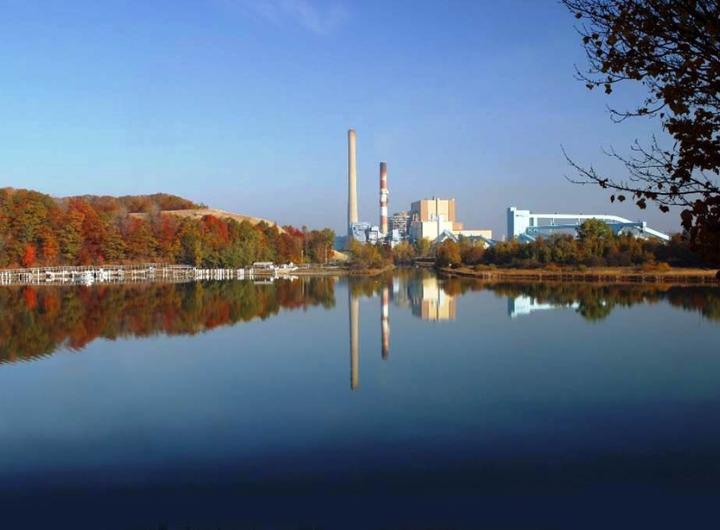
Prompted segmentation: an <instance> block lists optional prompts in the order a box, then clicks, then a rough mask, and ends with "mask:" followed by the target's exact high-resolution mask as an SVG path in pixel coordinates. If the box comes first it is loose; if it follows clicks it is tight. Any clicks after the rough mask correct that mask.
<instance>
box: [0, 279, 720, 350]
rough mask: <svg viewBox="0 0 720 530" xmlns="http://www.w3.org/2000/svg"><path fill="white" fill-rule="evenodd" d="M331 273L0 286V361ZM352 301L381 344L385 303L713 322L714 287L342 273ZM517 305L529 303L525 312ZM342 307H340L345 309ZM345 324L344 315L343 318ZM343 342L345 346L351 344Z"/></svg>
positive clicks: (719, 307)
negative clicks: (370, 317) (644, 310)
mask: <svg viewBox="0 0 720 530" xmlns="http://www.w3.org/2000/svg"><path fill="white" fill-rule="evenodd" d="M336 281H337V280H336V279H334V278H329V277H317V278H301V279H298V280H295V281H290V280H278V281H276V282H274V283H272V284H270V285H255V284H253V283H252V282H244V281H229V282H197V283H183V284H162V283H158V284H145V285H99V286H90V287H82V286H72V287H70V286H68V287H29V286H28V287H2V288H0V363H3V362H15V361H22V360H30V359H33V358H37V357H40V356H44V355H49V354H51V353H53V352H54V351H56V350H59V349H70V350H80V349H82V348H84V347H85V346H87V345H88V344H89V343H90V342H92V341H94V340H96V339H98V338H103V339H108V340H115V339H118V338H123V337H149V336H152V335H158V334H165V335H194V334H197V333H201V332H204V331H208V330H211V329H213V328H216V327H219V326H229V325H233V324H236V323H238V322H245V321H249V320H252V319H255V318H260V319H266V318H269V317H271V316H273V315H276V314H277V313H278V312H279V311H280V309H291V310H292V309H298V308H302V309H305V308H308V307H312V306H321V307H324V308H326V309H329V308H333V307H335V283H336ZM343 281H347V282H348V284H349V298H348V300H349V308H351V307H352V303H353V300H354V299H358V298H361V297H375V296H377V297H379V299H380V305H379V313H380V324H381V340H382V344H381V350H382V356H383V358H384V359H387V358H388V355H389V351H390V340H389V337H390V317H391V315H390V307H396V308H401V309H410V310H411V311H412V313H413V314H414V315H416V316H418V317H420V318H422V319H423V320H454V319H455V318H456V313H457V305H456V302H457V298H458V297H460V296H463V295H465V294H466V293H468V292H478V291H491V292H493V293H494V294H495V295H496V296H499V297H507V298H508V302H509V307H510V314H511V316H515V314H524V313H522V312H521V311H520V312H518V310H517V308H518V307H519V306H521V305H522V304H525V306H524V307H525V308H526V309H525V310H526V311H529V310H536V309H548V308H553V307H572V308H574V309H575V310H576V311H577V312H578V314H580V315H581V316H582V317H583V318H584V319H586V320H588V321H599V320H602V319H604V318H606V317H607V316H608V315H609V314H610V313H611V312H612V311H613V310H614V309H615V308H616V307H632V306H634V305H637V304H657V303H661V302H667V303H669V304H670V305H671V306H673V307H677V308H681V309H684V310H687V311H696V312H699V313H700V314H701V315H702V316H703V317H705V318H707V319H709V320H714V321H720V289H719V288H716V287H706V286H669V285H662V284H643V285H636V284H623V285H604V284H573V283H509V282H494V283H490V282H483V281H478V280H473V279H464V278H446V277H437V276H435V274H434V273H432V272H431V271H423V270H414V269H400V270H397V271H395V272H394V273H390V274H387V275H384V276H375V277H351V278H348V279H347V280H343ZM527 307H529V308H530V309H529V310H528V309H527ZM348 310H349V309H348ZM351 324H352V319H351ZM351 347H352V346H351Z"/></svg>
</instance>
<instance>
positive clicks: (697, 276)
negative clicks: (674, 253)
mask: <svg viewBox="0 0 720 530" xmlns="http://www.w3.org/2000/svg"><path fill="white" fill-rule="evenodd" d="M436 270H437V271H438V272H441V273H443V274H447V275H450V276H462V277H471V278H479V279H483V280H518V281H520V280H531V281H569V282H594V283H598V282H607V283H695V284H697V283H704V284H716V283H718V281H720V278H719V276H720V273H719V272H717V271H716V270H715V269H699V268H677V269H672V268H665V267H658V268H655V269H653V268H651V267H595V268H583V269H580V268H575V269H573V268H560V267H547V268H544V269H509V268H505V269H502V268H493V267H488V266H482V267H473V268H470V267H463V266H460V267H436Z"/></svg>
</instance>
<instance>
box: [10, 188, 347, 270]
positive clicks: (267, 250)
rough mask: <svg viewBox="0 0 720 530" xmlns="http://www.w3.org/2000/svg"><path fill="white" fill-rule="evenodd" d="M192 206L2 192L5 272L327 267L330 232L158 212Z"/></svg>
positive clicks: (151, 199) (177, 201) (150, 199)
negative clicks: (107, 266)
mask: <svg viewBox="0 0 720 530" xmlns="http://www.w3.org/2000/svg"><path fill="white" fill-rule="evenodd" d="M189 208H193V209H195V208H197V205H196V204H194V203H192V202H190V201H188V200H186V199H182V198H180V197H175V196H173V195H166V194H155V195H147V196H143V195H141V196H134V197H130V196H128V197H119V198H116V197H96V196H83V197H71V198H64V199H53V198H52V197H50V196H48V195H44V194H42V193H37V192H33V191H27V190H13V189H10V188H4V189H0V267H10V266H21V265H22V266H28V267H29V266H38V265H45V266H49V265H66V264H67V265H79V264H99V263H106V262H113V263H122V262H128V261H160V262H165V263H183V264H188V265H194V266H198V267H201V266H202V267H228V268H234V267H242V266H248V265H251V264H252V263H253V262H255V261H273V262H282V263H286V262H289V261H292V262H294V263H302V262H305V263H324V262H326V261H328V260H329V259H330V258H331V257H332V255H333V248H332V247H333V243H334V241H335V233H334V232H333V231H332V230H329V229H325V230H307V229H306V230H304V231H300V230H297V229H296V228H293V227H291V226H288V227H285V228H284V229H283V230H279V229H278V228H277V227H276V226H275V225H271V224H268V223H264V222H261V223H259V224H257V225H253V224H251V223H250V222H248V221H243V222H242V223H239V222H237V221H235V220H233V219H219V218H217V217H214V216H212V215H206V216H204V217H202V218H201V219H195V218H192V217H178V216H175V215H172V214H163V213H161V212H163V211H167V210H182V209H189ZM29 248H31V249H32V250H28V249H29Z"/></svg>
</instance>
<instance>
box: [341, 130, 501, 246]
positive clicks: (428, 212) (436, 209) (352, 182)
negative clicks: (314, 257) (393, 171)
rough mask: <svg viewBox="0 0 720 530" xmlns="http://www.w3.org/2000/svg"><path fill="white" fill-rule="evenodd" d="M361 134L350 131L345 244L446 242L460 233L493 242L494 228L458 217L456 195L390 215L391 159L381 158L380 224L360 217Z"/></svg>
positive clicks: (422, 201) (423, 201)
mask: <svg viewBox="0 0 720 530" xmlns="http://www.w3.org/2000/svg"><path fill="white" fill-rule="evenodd" d="M357 182H358V177H357V134H356V133H355V130H354V129H350V130H349V131H348V231H347V239H346V241H345V245H346V246H348V245H349V244H350V241H352V240H355V241H357V242H358V243H372V244H377V243H380V244H389V245H392V246H395V245H396V244H398V243H400V242H401V241H410V242H414V241H417V240H419V239H423V238H425V239H428V240H430V241H432V242H442V241H444V240H446V239H453V240H458V238H460V237H468V238H472V239H478V240H482V241H483V242H484V243H491V242H492V231H491V230H467V229H465V228H464V227H463V224H462V223H460V222H458V221H457V219H456V217H455V199H440V198H437V197H433V198H432V199H421V200H419V201H415V202H413V203H412V204H411V205H410V210H406V211H400V212H396V213H394V214H393V215H392V217H390V216H389V206H390V190H389V188H388V172H387V163H386V162H380V201H379V206H380V219H379V221H380V222H379V224H373V223H370V222H365V221H360V220H359V217H358V204H357Z"/></svg>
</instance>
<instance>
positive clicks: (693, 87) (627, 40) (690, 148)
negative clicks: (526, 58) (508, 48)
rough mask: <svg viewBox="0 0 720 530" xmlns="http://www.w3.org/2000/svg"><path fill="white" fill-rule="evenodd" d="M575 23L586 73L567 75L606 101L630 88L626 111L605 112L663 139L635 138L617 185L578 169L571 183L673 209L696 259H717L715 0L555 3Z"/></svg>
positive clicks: (719, 125) (718, 39)
mask: <svg viewBox="0 0 720 530" xmlns="http://www.w3.org/2000/svg"><path fill="white" fill-rule="evenodd" d="M561 1H562V3H563V4H565V6H566V7H567V8H568V9H569V10H570V11H571V12H572V13H573V14H574V15H575V17H576V18H577V19H578V20H579V21H580V26H579V27H578V28H577V29H578V31H579V33H580V35H581V38H582V42H583V45H584V47H585V51H586V54H587V61H588V67H587V69H586V70H584V71H581V70H578V72H577V76H578V78H579V79H581V80H582V81H583V82H584V83H585V84H586V86H587V87H588V88H589V89H594V88H601V89H604V91H605V92H606V93H607V94H610V93H611V92H612V91H613V89H614V88H615V86H616V85H618V84H621V83H640V84H641V85H642V86H643V87H644V88H645V90H646V97H645V99H644V100H643V101H641V102H638V104H637V105H636V106H635V107H634V108H630V109H611V112H612V116H613V117H614V119H616V120H618V121H623V120H626V119H630V118H635V117H644V118H647V117H650V118H654V119H657V120H659V122H660V123H661V125H662V129H663V130H664V131H665V132H666V133H667V134H668V135H669V137H670V140H671V141H670V142H668V143H667V145H666V143H665V142H664V141H662V140H661V139H657V138H655V137H653V138H652V139H650V141H649V142H647V143H646V144H643V143H640V142H639V141H636V142H635V144H634V145H633V146H632V148H631V154H630V155H621V154H618V153H617V152H616V151H614V150H611V151H610V152H609V153H608V154H609V155H610V156H611V157H614V158H616V159H618V160H620V161H621V162H623V163H624V164H625V166H626V168H627V170H628V176H627V178H626V179H625V180H620V179H616V178H612V177H608V176H605V175H603V174H601V173H599V172H597V171H596V170H595V169H594V168H593V167H592V166H591V167H582V166H580V165H578V164H577V163H575V162H574V161H572V160H571V159H569V158H568V160H569V161H570V163H571V164H572V165H573V167H574V168H575V169H576V170H577V171H578V172H579V178H578V179H575V181H576V182H581V183H584V184H595V185H598V186H600V187H601V188H604V189H609V190H613V194H612V195H611V196H610V200H611V201H615V200H618V201H624V200H625V199H626V198H627V197H630V198H631V199H632V200H634V201H635V203H636V204H637V205H638V207H640V208H645V207H646V206H647V203H648V201H650V202H652V203H655V204H656V205H657V206H658V208H659V209H660V210H661V211H663V212H668V211H669V210H670V208H671V207H673V206H679V207H681V208H682V213H681V219H682V226H683V227H684V228H685V229H686V231H687V235H688V237H689V239H690V242H691V243H692V245H693V246H694V247H695V248H697V249H698V250H699V251H700V252H701V253H702V254H703V255H704V256H705V257H706V258H708V259H711V260H714V261H720V184H719V183H718V174H719V171H720V3H719V2H717V1H716V0H684V1H673V0H642V1H640V0H561Z"/></svg>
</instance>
